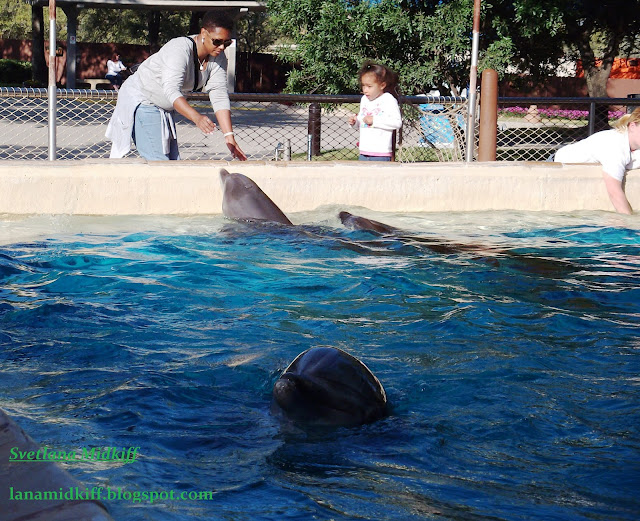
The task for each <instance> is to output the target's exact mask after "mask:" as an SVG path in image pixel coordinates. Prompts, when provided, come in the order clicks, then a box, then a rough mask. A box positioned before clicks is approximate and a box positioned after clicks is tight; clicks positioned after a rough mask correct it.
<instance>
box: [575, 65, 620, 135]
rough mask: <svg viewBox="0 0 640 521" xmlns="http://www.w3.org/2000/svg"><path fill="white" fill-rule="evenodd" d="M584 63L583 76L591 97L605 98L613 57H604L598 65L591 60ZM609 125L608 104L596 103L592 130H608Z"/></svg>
mask: <svg viewBox="0 0 640 521" xmlns="http://www.w3.org/2000/svg"><path fill="white" fill-rule="evenodd" d="M582 63H583V65H584V78H585V80H586V82H587V91H588V92H589V96H590V97H592V98H606V97H608V96H607V80H608V79H609V74H610V73H611V68H612V66H613V59H606V58H605V59H604V60H602V63H601V64H600V66H599V67H598V66H596V64H595V63H593V61H591V63H587V62H586V61H583V62H582ZM610 128H611V127H610V126H609V105H602V104H597V105H596V112H595V119H594V131H595V132H599V131H600V130H608V129H610Z"/></svg>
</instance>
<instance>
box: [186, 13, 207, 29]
mask: <svg viewBox="0 0 640 521" xmlns="http://www.w3.org/2000/svg"><path fill="white" fill-rule="evenodd" d="M203 16H204V12H202V11H193V12H192V13H191V18H189V34H198V33H200V20H202V17H203Z"/></svg>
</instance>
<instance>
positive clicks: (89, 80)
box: [76, 78, 111, 90]
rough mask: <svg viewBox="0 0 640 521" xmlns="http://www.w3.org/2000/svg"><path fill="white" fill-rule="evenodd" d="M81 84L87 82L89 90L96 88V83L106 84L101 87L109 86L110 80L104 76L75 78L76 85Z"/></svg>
mask: <svg viewBox="0 0 640 521" xmlns="http://www.w3.org/2000/svg"><path fill="white" fill-rule="evenodd" d="M83 84H88V85H89V88H90V89H91V90H97V89H98V85H106V87H104V86H103V87H102V88H103V89H104V88H108V89H110V88H111V82H110V81H109V80H108V79H106V78H78V79H77V80H76V87H78V88H82V87H81V86H82V85H83Z"/></svg>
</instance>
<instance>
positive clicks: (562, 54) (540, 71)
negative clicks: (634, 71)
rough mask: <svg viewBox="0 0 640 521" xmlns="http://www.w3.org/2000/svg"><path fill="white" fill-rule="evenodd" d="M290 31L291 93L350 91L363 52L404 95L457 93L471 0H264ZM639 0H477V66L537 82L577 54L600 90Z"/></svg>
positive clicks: (638, 28)
mask: <svg viewBox="0 0 640 521" xmlns="http://www.w3.org/2000/svg"><path fill="white" fill-rule="evenodd" d="M268 8H269V11H270V12H271V13H272V15H273V17H274V19H275V20H276V25H277V26H278V27H282V28H283V31H284V33H285V34H288V35H290V38H291V43H292V44H293V47H292V48H290V49H285V50H283V51H282V52H281V55H282V57H283V58H285V59H287V60H289V61H291V62H293V63H296V64H297V66H298V69H297V70H296V71H295V72H294V73H292V74H291V76H290V79H289V83H288V90H290V91H291V92H324V93H336V92H357V90H358V89H357V81H356V79H355V75H356V73H357V70H358V66H359V65H360V63H362V62H363V61H364V60H365V59H373V60H376V61H380V62H382V63H384V64H385V65H388V66H390V67H392V68H394V69H395V70H396V71H398V72H399V73H400V77H401V79H402V83H403V86H404V90H405V93H407V94H413V93H419V92H425V91H428V90H430V89H431V88H432V87H437V88H439V89H440V91H441V92H442V93H443V94H444V93H447V92H451V93H453V94H457V89H458V88H459V87H461V86H464V85H466V83H467V80H468V76H469V69H470V61H471V56H470V51H471V29H472V23H473V14H472V10H473V0H437V1H429V0H300V1H298V0H269V2H268ZM639 44H640V5H639V4H638V0H632V1H629V0H611V1H608V2H603V1H602V0H582V1H575V0H483V2H482V22H481V38H480V59H479V70H480V71H481V70H482V69H484V68H486V67H491V68H494V69H496V70H497V71H498V73H499V74H503V73H504V72H505V71H506V68H507V66H509V69H510V70H511V71H512V72H516V73H520V74H526V75H527V76H528V77H529V79H530V80H533V81H536V80H537V81H538V82H541V81H543V80H544V78H548V77H549V76H553V75H555V73H556V70H557V68H558V66H559V65H560V64H562V63H563V62H565V61H567V59H570V60H576V59H580V60H581V61H582V63H583V66H584V69H585V76H586V79H587V85H588V88H589V92H590V94H591V95H594V96H605V95H606V80H607V78H608V76H609V72H610V70H611V64H612V63H613V58H615V57H617V56H625V55H629V53H633V52H639V51H640V49H639V48H638V46H639Z"/></svg>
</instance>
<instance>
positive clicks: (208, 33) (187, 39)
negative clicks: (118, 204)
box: [106, 11, 247, 160]
mask: <svg viewBox="0 0 640 521" xmlns="http://www.w3.org/2000/svg"><path fill="white" fill-rule="evenodd" d="M232 28H233V20H232V19H231V18H229V17H228V16H227V15H226V14H225V13H222V12H220V11H209V12H208V13H206V14H205V16H204V17H203V19H202V24H201V29H200V33H199V34H197V35H193V36H182V37H179V38H174V39H173V40H170V41H168V42H167V43H166V44H165V45H164V46H162V48H161V49H160V50H159V51H158V52H157V53H155V54H152V55H151V56H149V58H147V59H146V60H145V61H144V62H142V63H141V64H140V66H139V67H138V69H137V70H136V72H135V74H133V75H132V76H130V77H129V78H128V79H127V80H126V81H125V82H124V83H123V84H122V87H121V88H120V91H119V93H118V102H117V104H116V108H115V110H114V112H113V115H112V116H111V120H110V122H109V126H108V127H107V132H106V137H107V139H109V140H111V154H110V156H109V157H111V158H119V157H123V156H124V155H126V154H127V153H128V152H129V150H131V138H132V137H133V140H134V142H135V145H136V148H137V150H138V153H139V154H140V155H141V156H142V157H144V158H145V159H148V160H166V159H180V153H179V151H178V139H177V134H176V126H175V124H174V121H173V114H174V111H177V112H178V113H179V114H181V115H182V116H184V117H185V118H187V119H189V120H190V121H192V122H193V123H194V124H195V125H196V126H197V127H198V128H199V129H200V130H201V131H202V132H203V133H204V134H211V133H213V132H214V131H215V130H216V124H215V123H214V122H213V121H211V119H209V117H208V116H207V115H205V114H201V113H200V112H198V111H197V110H196V109H194V108H193V107H192V106H191V105H189V103H188V102H187V100H186V98H185V93H188V92H190V91H197V90H202V91H203V92H207V93H208V94H209V100H210V101H211V106H212V107H213V111H214V114H215V116H216V119H217V120H218V124H219V125H220V129H221V130H222V133H223V136H224V139H225V142H226V145H227V148H228V149H229V151H230V152H231V154H232V156H233V157H234V158H237V159H240V160H246V159H247V156H246V155H245V154H244V152H243V151H242V150H241V148H240V147H239V146H238V144H237V143H236V140H235V137H234V132H233V127H232V125H231V105H230V102H229V94H228V92H227V58H226V56H225V54H224V49H225V47H228V46H229V45H231V44H232V42H233V41H232V40H231V39H230V36H231V30H232Z"/></svg>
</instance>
